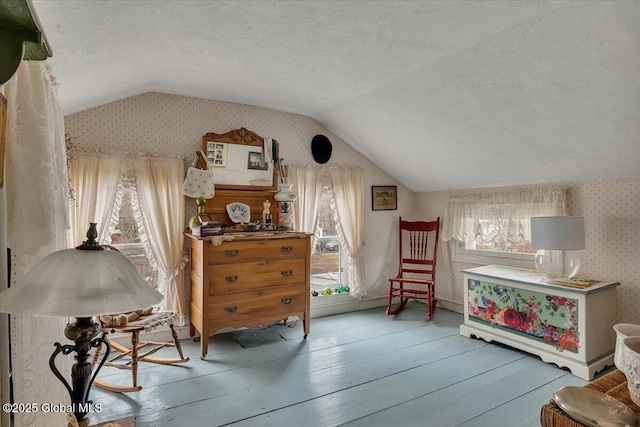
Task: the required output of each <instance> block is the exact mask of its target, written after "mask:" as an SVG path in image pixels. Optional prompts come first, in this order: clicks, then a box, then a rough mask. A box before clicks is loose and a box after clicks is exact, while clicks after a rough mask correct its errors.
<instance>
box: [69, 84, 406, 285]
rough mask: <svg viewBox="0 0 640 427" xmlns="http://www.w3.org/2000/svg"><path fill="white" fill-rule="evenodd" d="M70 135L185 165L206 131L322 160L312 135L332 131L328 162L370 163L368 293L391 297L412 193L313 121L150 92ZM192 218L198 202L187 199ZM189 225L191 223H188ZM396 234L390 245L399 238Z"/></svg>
mask: <svg viewBox="0 0 640 427" xmlns="http://www.w3.org/2000/svg"><path fill="white" fill-rule="evenodd" d="M65 127H66V132H67V133H68V135H69V136H71V137H73V138H75V140H74V142H75V145H76V146H77V147H78V148H92V149H100V150H103V151H105V152H116V153H132V154H138V153H141V154H142V153H151V154H161V155H166V156H173V157H175V156H178V157H184V159H185V165H189V164H190V163H191V161H192V160H193V156H194V154H195V151H196V150H199V149H200V148H201V142H202V135H204V134H205V133H207V132H216V133H225V132H228V131H230V130H232V129H237V128H240V127H245V128H247V129H250V130H252V131H254V132H256V133H257V134H258V135H260V136H263V137H270V138H274V139H276V140H277V141H278V142H279V143H280V151H281V155H280V156H281V157H282V158H283V159H284V161H285V163H303V164H312V165H316V163H315V162H314V160H313V157H312V155H311V139H312V138H313V136H314V135H317V134H323V135H326V136H327V137H328V138H329V139H330V140H331V143H332V145H333V153H332V156H331V160H330V161H329V162H328V163H327V164H326V165H327V166H336V165H356V166H361V167H363V168H364V181H365V202H364V203H365V214H364V220H365V228H364V242H365V245H366V246H365V248H364V263H365V281H366V283H367V288H368V292H367V293H368V296H380V295H385V294H386V289H387V278H388V277H391V275H394V274H395V273H396V270H397V244H396V246H393V245H392V244H391V245H390V244H389V242H390V237H389V235H390V234H393V233H394V231H395V227H396V224H397V218H398V216H399V215H402V216H406V217H408V216H410V215H411V213H412V212H413V207H414V196H413V193H412V192H411V191H410V190H408V189H407V188H405V187H403V186H402V185H401V184H400V183H398V182H397V181H396V180H395V179H393V178H391V177H390V176H389V175H387V174H386V173H385V172H384V171H382V170H381V169H380V168H378V167H377V166H375V165H374V164H373V163H371V162H370V161H369V160H368V159H367V158H365V157H364V156H363V155H361V154H360V153H359V152H357V151H356V150H354V149H353V148H351V147H350V146H349V145H348V144H346V143H345V142H344V141H342V140H341V139H340V138H338V137H337V136H336V135H335V134H333V133H332V132H330V131H329V130H327V129H326V128H325V127H324V126H323V125H322V124H320V123H318V122H316V121H315V120H313V119H311V118H309V117H306V116H302V115H298V114H291V113H286V112H283V111H277V110H271V109H267V108H260V107H254V106H249V105H243V104H234V103H227V102H220V101H211V100H205V99H200V98H193V97H186V96H178V95H169V94H163V93H145V94H142V95H138V96H132V97H130V98H125V99H122V100H119V101H115V102H112V103H109V104H105V105H102V106H99V107H96V108H92V109H90V110H86V111H82V112H80V113H76V114H72V115H69V116H67V117H65ZM372 185H397V186H398V210H396V211H376V212H373V211H372V210H371V186H372ZM186 203H187V209H186V211H187V213H186V216H187V219H186V221H188V218H190V217H191V215H193V214H194V213H195V204H194V203H195V202H194V201H193V200H192V199H189V198H187V199H186ZM185 227H186V222H185ZM395 236H396V237H395V239H393V238H391V239H392V240H391V241H392V242H395V241H396V240H397V233H396V234H395Z"/></svg>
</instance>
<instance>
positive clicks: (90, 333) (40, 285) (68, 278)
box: [0, 223, 162, 427]
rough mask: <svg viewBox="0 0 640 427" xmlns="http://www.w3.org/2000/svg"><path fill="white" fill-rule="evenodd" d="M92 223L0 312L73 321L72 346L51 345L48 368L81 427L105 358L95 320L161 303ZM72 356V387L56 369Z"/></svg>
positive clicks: (1, 302)
mask: <svg viewBox="0 0 640 427" xmlns="http://www.w3.org/2000/svg"><path fill="white" fill-rule="evenodd" d="M97 237H98V232H97V228H96V223H91V225H90V227H89V231H88V232H87V238H88V240H86V241H85V242H84V243H83V244H82V245H80V246H78V247H76V248H75V249H64V250H61V251H57V252H54V253H52V254H50V255H48V256H47V257H45V258H44V259H42V260H41V261H40V262H38V263H37V264H36V265H35V266H34V267H33V268H32V269H31V270H30V271H29V272H28V273H27V274H25V275H24V276H23V277H22V278H20V279H18V281H17V283H16V285H15V286H13V287H11V288H9V289H7V290H5V291H3V292H0V312H2V313H10V314H14V315H21V316H58V317H73V318H75V319H74V320H75V321H74V322H73V323H69V324H67V326H66V328H65V331H64V334H65V336H66V337H67V338H68V339H69V340H71V341H74V343H75V344H74V345H68V344H67V345H61V344H60V343H55V344H54V345H55V347H56V349H55V350H54V352H53V354H52V355H51V358H50V359H49V367H50V368H51V370H52V371H53V373H54V375H55V376H56V377H57V378H58V379H59V380H60V381H62V383H63V384H64V386H65V388H66V389H67V391H68V392H69V396H70V397H71V404H72V408H73V412H74V415H75V417H76V420H77V421H78V424H79V425H80V427H84V426H87V425H88V424H89V418H88V417H87V413H88V412H89V411H90V405H91V401H90V400H89V391H90V389H91V385H92V384H93V380H94V379H95V377H96V375H97V374H98V371H99V370H100V368H101V367H102V365H103V364H104V362H105V361H106V359H107V357H108V355H109V350H110V346H109V342H108V341H107V340H106V339H105V334H103V335H102V336H100V337H98V334H99V333H100V324H99V323H97V322H96V321H95V320H94V319H93V317H94V316H99V315H102V314H113V313H124V312H131V311H135V310H139V309H142V308H147V307H150V306H152V305H154V304H157V303H159V302H160V301H162V294H161V293H160V292H158V291H156V290H155V289H153V288H152V287H151V286H149V285H148V284H147V282H146V281H145V280H144V278H143V277H142V276H141V275H140V273H139V272H138V270H137V269H136V267H135V266H134V265H133V264H132V263H131V261H129V259H128V258H126V257H125V256H124V255H122V254H121V253H120V252H117V251H110V250H105V248H104V247H103V246H101V245H100V244H99V243H98V242H97V240H96V238H97ZM100 344H104V345H105V347H106V352H105V355H104V357H103V358H102V360H101V362H100V364H99V365H98V367H97V368H96V369H95V372H94V373H93V376H92V375H91V372H92V370H93V367H92V366H91V363H90V362H89V361H88V359H89V351H90V350H91V349H92V348H95V347H97V346H98V345H100ZM72 352H75V353H76V354H75V359H76V362H75V363H74V364H73V366H72V368H71V384H69V382H68V381H67V380H65V378H64V377H63V376H62V374H61V373H60V372H59V371H58V369H57V368H56V366H55V359H56V357H57V356H58V354H60V353H63V354H64V355H68V354H71V353H72Z"/></svg>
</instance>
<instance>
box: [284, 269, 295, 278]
mask: <svg viewBox="0 0 640 427" xmlns="http://www.w3.org/2000/svg"><path fill="white" fill-rule="evenodd" d="M292 274H293V270H285V271H283V272H282V277H289V276H291V275H292Z"/></svg>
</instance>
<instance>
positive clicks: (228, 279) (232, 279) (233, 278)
mask: <svg viewBox="0 0 640 427" xmlns="http://www.w3.org/2000/svg"><path fill="white" fill-rule="evenodd" d="M224 280H225V281H226V282H227V283H235V282H236V281H237V280H238V276H227V277H225V278H224Z"/></svg>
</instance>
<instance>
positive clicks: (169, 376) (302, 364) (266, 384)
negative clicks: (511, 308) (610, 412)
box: [90, 303, 586, 427]
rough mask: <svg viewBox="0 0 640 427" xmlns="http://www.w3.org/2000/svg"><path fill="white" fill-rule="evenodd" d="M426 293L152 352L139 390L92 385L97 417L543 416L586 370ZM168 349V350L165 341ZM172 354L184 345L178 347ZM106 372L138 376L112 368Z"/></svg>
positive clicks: (369, 419)
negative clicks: (433, 306) (387, 310)
mask: <svg viewBox="0 0 640 427" xmlns="http://www.w3.org/2000/svg"><path fill="white" fill-rule="evenodd" d="M425 318H426V316H425V310H424V306H423V305H422V304H417V303H414V304H409V305H408V306H407V309H405V311H404V312H402V313H401V314H399V315H397V316H395V317H391V316H387V315H385V314H384V309H383V308H376V309H371V310H365V311H359V312H353V313H348V314H341V315H336V316H329V317H322V318H315V319H312V321H311V333H310V334H309V337H308V338H307V339H306V340H304V339H302V335H303V332H302V324H301V322H299V323H298V324H297V325H294V324H289V325H287V326H285V325H273V326H270V327H266V328H261V329H250V330H242V331H236V332H231V333H227V334H220V335H216V336H214V337H213V338H212V339H211V340H210V341H209V354H208V356H207V359H206V360H204V361H203V360H200V357H199V356H200V347H199V346H200V343H199V342H193V341H191V340H187V341H183V349H184V351H185V353H186V354H187V355H188V356H189V357H191V361H190V362H188V363H187V364H183V365H175V366H162V365H154V364H149V363H141V365H140V369H139V372H138V378H139V383H140V384H141V385H142V386H143V387H144V388H143V390H141V391H139V392H137V393H128V394H117V393H110V392H106V391H103V390H100V389H98V388H96V387H94V388H93V390H92V392H91V393H92V394H91V398H92V399H93V401H94V403H100V404H101V406H102V411H101V412H100V413H92V414H91V415H90V416H91V421H92V423H98V422H103V421H107V420H116V419H120V418H125V417H128V416H132V415H134V416H136V422H137V426H138V427H145V426H185V427H186V426H227V425H233V426H260V427H261V426H314V427H315V426H331V427H333V426H350V427H351V426H353V427H355V426H363V427H365V426H366V427H372V426H388V425H395V426H398V427H404V426H465V427H468V426H538V425H539V416H540V407H541V406H542V405H543V404H545V403H547V402H548V401H549V399H550V398H551V396H552V394H553V392H554V391H555V390H556V389H557V388H559V387H561V386H564V385H584V384H586V381H584V380H581V379H580V378H578V377H575V376H573V375H572V374H571V373H570V372H569V371H567V370H564V369H559V368H558V367H557V366H555V365H551V364H547V363H544V362H542V361H541V360H540V359H539V358H538V357H536V356H531V355H529V354H527V353H524V352H520V351H518V350H514V349H510V348H508V347H504V346H501V345H499V344H495V343H492V344H488V343H486V342H484V341H481V340H475V339H468V338H464V337H462V336H460V335H459V329H458V327H459V325H460V324H461V323H462V316H461V315H460V314H457V313H453V312H450V311H447V310H443V309H438V311H437V312H436V314H435V317H434V320H433V321H431V322H427V321H426V319H425ZM163 351H165V350H163ZM171 355H173V354H171ZM100 377H101V378H103V379H105V380H107V381H109V382H112V383H117V384H128V383H130V378H131V374H130V373H129V372H126V371H121V370H118V369H115V368H104V369H103V372H101V375H100Z"/></svg>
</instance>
